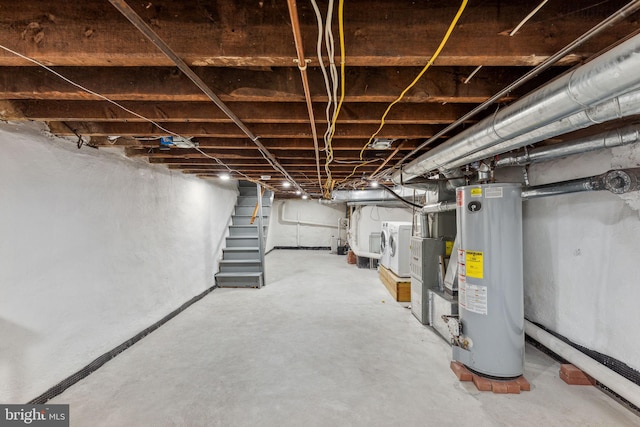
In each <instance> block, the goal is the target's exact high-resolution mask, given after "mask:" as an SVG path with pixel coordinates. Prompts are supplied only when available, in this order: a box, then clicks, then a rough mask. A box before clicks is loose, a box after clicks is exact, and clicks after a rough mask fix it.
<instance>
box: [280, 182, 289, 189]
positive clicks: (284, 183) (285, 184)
mask: <svg viewBox="0 0 640 427" xmlns="http://www.w3.org/2000/svg"><path fill="white" fill-rule="evenodd" d="M282 186H283V187H284V188H289V187H291V183H290V182H289V181H284V182H283V183H282Z"/></svg>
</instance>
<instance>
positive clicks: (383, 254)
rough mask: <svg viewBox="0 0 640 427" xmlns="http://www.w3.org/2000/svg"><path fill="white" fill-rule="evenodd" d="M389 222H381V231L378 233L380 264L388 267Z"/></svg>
mask: <svg viewBox="0 0 640 427" xmlns="http://www.w3.org/2000/svg"><path fill="white" fill-rule="evenodd" d="M389 237H390V236H389V222H388V221H383V222H382V232H381V233H380V265H382V266H383V267H384V268H389V260H390V257H389Z"/></svg>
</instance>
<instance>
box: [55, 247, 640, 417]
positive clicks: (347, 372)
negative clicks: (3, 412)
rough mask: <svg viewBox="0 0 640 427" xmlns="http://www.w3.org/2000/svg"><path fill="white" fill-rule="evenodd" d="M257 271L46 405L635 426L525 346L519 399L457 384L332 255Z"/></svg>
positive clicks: (384, 302) (113, 412)
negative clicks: (259, 283)
mask: <svg viewBox="0 0 640 427" xmlns="http://www.w3.org/2000/svg"><path fill="white" fill-rule="evenodd" d="M267 268H268V270H267V275H268V278H267V283H268V285H267V286H266V287H265V288H263V289H260V290H253V289H217V290H215V291H214V292H213V293H211V294H210V295H208V296H207V297H205V298H204V299H203V300H201V301H199V302H198V303H196V304H194V305H193V306H191V307H190V308H189V309H188V310H187V311H185V312H184V313H182V314H180V315H179V316H178V317H176V318H174V319H173V320H171V321H170V322H168V323H167V324H165V325H164V326H163V327H161V328H160V329H159V330H157V331H155V332H153V333H152V334H151V335H149V336H147V337H145V338H144V339H143V340H142V341H140V342H139V343H138V344H136V345H134V346H133V347H132V348H130V349H129V350H127V351H125V352H124V353H122V354H120V355H119V356H118V357H117V358H116V359H114V360H112V361H111V362H109V363H108V364H106V365H105V366H104V367H102V368H101V369H99V370H98V371H97V372H95V373H93V374H92V375H90V376H89V377H87V378H85V379H84V380H82V381H81V382H79V383H78V384H76V385H75V386H73V387H71V388H70V389H68V390H67V391H66V392H65V393H63V394H62V395H60V396H58V397H57V398H56V399H54V400H53V401H51V403H68V404H70V405H71V425H72V426H302V425H304V426H305V427H311V426H447V425H462V426H467V425H473V426H514V425H517V426H541V425H544V426H569V425H575V426H613V425H616V426H625V425H640V418H638V417H636V416H635V415H634V414H632V413H631V412H630V411H629V410H627V409H626V408H624V407H623V406H621V405H620V404H619V403H617V402H616V401H614V400H612V399H611V398H609V397H608V396H606V395H605V394H604V393H602V392H601V391H599V390H598V389H596V388H594V387H584V386H568V385H566V384H565V383H563V382H562V381H561V380H560V379H559V378H558V370H559V365H558V363H556V362H555V361H553V360H552V359H550V358H549V357H548V356H546V355H544V354H543V353H541V352H540V351H538V350H537V349H535V348H534V347H531V346H527V349H526V367H525V371H526V373H525V376H526V378H527V379H528V380H529V382H530V383H531V385H532V390H531V391H530V392H523V393H522V394H519V395H494V394H492V393H486V392H484V393H481V392H478V391H477V390H476V389H475V387H474V386H473V385H472V384H470V383H460V382H458V381H457V379H456V377H455V376H454V375H453V373H452V372H451V371H450V369H449V362H450V354H451V351H450V347H449V345H448V344H447V343H446V342H445V341H444V340H443V339H442V338H440V336H439V335H437V334H436V333H435V332H433V331H432V330H431V329H429V328H427V327H424V326H422V325H420V324H419V323H418V322H417V321H416V320H415V318H414V317H413V316H412V315H411V312H410V310H408V309H406V308H405V307H403V306H402V305H401V304H398V303H396V302H395V301H393V300H392V299H391V297H390V295H389V294H388V293H387V291H386V289H385V288H384V286H383V285H382V283H381V282H380V281H379V279H378V276H377V272H375V271H373V270H363V269H358V268H357V267H355V266H353V265H347V263H346V257H344V256H338V255H330V254H328V253H327V252H317V251H274V252H272V253H271V254H269V255H268V257H267Z"/></svg>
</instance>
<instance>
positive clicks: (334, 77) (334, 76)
mask: <svg viewBox="0 0 640 427" xmlns="http://www.w3.org/2000/svg"><path fill="white" fill-rule="evenodd" d="M332 20H333V0H329V5H328V6H327V19H326V23H325V26H324V32H325V38H324V40H325V45H326V47H327V56H328V57H329V74H330V75H331V82H332V85H331V87H332V92H333V93H332V96H331V97H330V98H329V100H330V102H331V101H333V113H332V114H331V118H330V120H328V126H327V132H326V133H325V134H324V136H325V141H327V142H328V141H329V139H330V137H331V123H333V119H334V116H335V115H336V112H337V111H338V67H336V61H335V53H336V48H335V42H334V38H333V28H332Z"/></svg>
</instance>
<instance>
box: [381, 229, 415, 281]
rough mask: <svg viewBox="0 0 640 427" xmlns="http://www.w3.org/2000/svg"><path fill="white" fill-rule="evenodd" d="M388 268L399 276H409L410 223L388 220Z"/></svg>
mask: <svg viewBox="0 0 640 427" xmlns="http://www.w3.org/2000/svg"><path fill="white" fill-rule="evenodd" d="M387 232H388V235H389V241H388V245H387V246H388V249H387V250H388V251H389V267H388V268H389V270H391V271H393V272H394V273H395V274H396V275H397V276H399V277H411V269H410V267H409V264H410V262H411V223H410V222H388V223H387Z"/></svg>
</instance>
